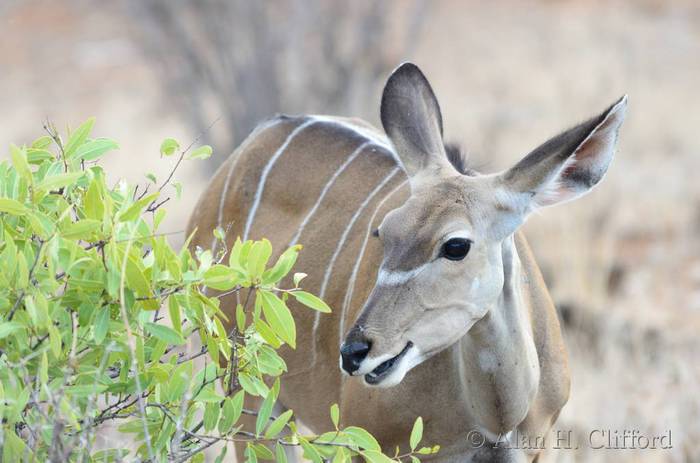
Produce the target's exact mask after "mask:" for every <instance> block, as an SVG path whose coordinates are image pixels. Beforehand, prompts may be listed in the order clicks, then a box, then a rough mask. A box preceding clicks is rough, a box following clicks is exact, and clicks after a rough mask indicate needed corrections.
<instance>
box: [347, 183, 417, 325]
mask: <svg viewBox="0 0 700 463" xmlns="http://www.w3.org/2000/svg"><path fill="white" fill-rule="evenodd" d="M407 183H408V179H406V180H404V181H403V182H401V183H399V184H398V185H396V188H394V189H393V190H391V191H390V192H389V193H387V195H386V196H384V198H383V199H382V200H381V201H380V202H379V204H377V207H376V208H374V212H373V213H372V217H371V218H370V219H369V222H368V223H367V230H366V231H365V238H364V241H363V242H362V247H361V248H360V254H359V255H358V256H357V260H356V261H355V267H353V269H352V275H350V281H349V282H348V289H347V290H346V292H345V299H344V300H343V311H342V314H341V318H340V320H341V323H343V322H342V320H345V313H346V312H347V310H348V307H350V303H351V302H352V295H353V293H354V292H355V280H356V279H357V274H358V272H359V271H360V265H361V264H362V259H363V258H364V256H365V248H366V247H367V242H368V241H369V235H370V234H371V233H372V224H373V223H374V219H375V217H376V216H377V213H378V212H379V210H380V209H381V208H382V206H384V203H385V202H386V201H387V200H388V199H389V198H391V197H392V196H393V195H394V193H396V192H397V191H399V190H400V189H401V187H403V186H404V185H406V184H407ZM342 326H343V328H344V327H345V325H344V324H343V325H342ZM343 334H344V333H340V336H342V335H343Z"/></svg>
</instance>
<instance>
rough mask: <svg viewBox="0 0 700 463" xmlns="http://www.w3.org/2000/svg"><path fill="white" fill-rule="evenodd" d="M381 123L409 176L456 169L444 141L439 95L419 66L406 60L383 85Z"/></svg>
mask: <svg viewBox="0 0 700 463" xmlns="http://www.w3.org/2000/svg"><path fill="white" fill-rule="evenodd" d="M381 119H382V125H383V126H384V130H385V131H386V134H387V135H388V136H389V139H390V140H391V142H392V143H393V144H394V148H396V152H397V154H398V156H399V159H400V160H401V163H402V164H403V166H404V169H405V170H406V173H407V174H408V176H409V177H414V176H416V175H418V174H419V173H421V174H422V173H430V172H436V171H439V170H441V169H443V168H449V169H453V168H452V167H451V165H450V163H449V161H448V160H447V155H446V154H445V146H444V144H443V141H442V115H441V114H440V106H439V105H438V101H437V98H435V94H434V93H433V89H432V88H430V84H429V83H428V80H427V79H426V78H425V76H424V75H423V73H422V72H421V70H420V69H418V66H416V65H415V64H413V63H404V64H402V65H401V66H399V67H398V68H397V69H396V70H395V71H394V72H393V73H392V74H391V76H390V77H389V80H388V81H387V83H386V85H385V86H384V93H383V94H382V105H381Z"/></svg>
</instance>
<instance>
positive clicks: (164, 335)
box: [144, 322, 185, 346]
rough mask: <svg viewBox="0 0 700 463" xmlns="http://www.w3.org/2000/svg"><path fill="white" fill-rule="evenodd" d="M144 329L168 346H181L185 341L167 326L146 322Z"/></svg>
mask: <svg viewBox="0 0 700 463" xmlns="http://www.w3.org/2000/svg"><path fill="white" fill-rule="evenodd" d="M144 328H145V329H146V331H147V332H149V333H150V334H152V335H153V336H155V337H156V338H158V339H160V340H161V341H165V342H167V343H168V344H171V345H175V346H182V345H183V344H185V339H184V338H183V337H182V336H181V335H180V333H178V332H177V331H175V330H174V329H172V328H170V327H169V326H165V325H159V324H156V323H151V322H146V323H145V324H144Z"/></svg>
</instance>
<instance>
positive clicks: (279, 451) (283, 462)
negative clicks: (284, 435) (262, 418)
mask: <svg viewBox="0 0 700 463" xmlns="http://www.w3.org/2000/svg"><path fill="white" fill-rule="evenodd" d="M275 460H276V461H277V463H287V453H286V452H285V451H284V447H282V446H281V445H280V443H279V442H277V443H276V444H275Z"/></svg>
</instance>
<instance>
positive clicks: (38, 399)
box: [0, 120, 436, 462]
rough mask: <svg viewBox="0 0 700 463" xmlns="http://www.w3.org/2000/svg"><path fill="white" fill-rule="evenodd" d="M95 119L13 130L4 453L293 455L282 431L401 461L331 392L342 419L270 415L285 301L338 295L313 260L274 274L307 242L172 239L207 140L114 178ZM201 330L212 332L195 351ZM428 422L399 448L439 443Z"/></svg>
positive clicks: (153, 457) (1, 259)
mask: <svg viewBox="0 0 700 463" xmlns="http://www.w3.org/2000/svg"><path fill="white" fill-rule="evenodd" d="M92 125H93V121H92V120H90V121H88V122H86V123H84V124H83V125H81V126H80V127H78V128H77V129H76V130H74V131H72V132H71V133H70V134H69V135H68V137H67V139H66V141H65V142H64V140H63V139H62V138H61V136H60V135H59V134H58V133H57V132H56V130H55V129H53V128H52V127H50V126H47V127H46V129H47V132H48V134H49V135H47V136H44V137H41V138H39V139H38V140H36V141H35V142H34V143H32V144H31V145H30V146H27V147H24V146H23V147H21V148H20V147H16V146H11V147H10V157H11V163H10V162H7V161H5V162H2V163H0V265H1V266H2V272H0V417H1V418H2V426H1V427H0V447H1V448H2V460H3V461H5V462H11V461H47V460H51V461H88V462H89V461H121V460H141V461H165V460H171V461H178V462H179V461H189V460H193V461H202V460H203V459H204V454H203V451H204V450H205V449H207V448H209V447H212V446H214V445H215V444H217V443H221V442H223V443H225V442H228V441H232V440H234V439H235V440H236V441H245V442H247V444H246V445H247V449H246V455H247V461H251V462H255V461H257V460H258V459H268V460H270V459H272V460H274V459H276V460H278V461H285V457H284V452H283V447H284V446H300V447H301V448H302V449H303V454H304V456H305V458H307V459H308V460H311V461H316V462H320V461H322V460H331V459H332V461H333V462H342V461H350V457H351V456H354V455H358V454H360V455H362V456H363V457H364V459H365V460H367V461H371V462H383V461H391V459H390V458H389V457H387V456H385V455H384V454H382V453H381V450H380V448H379V445H378V444H377V441H376V440H375V439H374V438H373V437H372V436H371V435H370V434H369V433H367V432H366V431H364V430H363V429H360V428H356V427H348V428H345V429H339V428H338V422H339V417H338V407H337V406H335V405H334V406H333V407H331V410H330V418H329V428H331V426H332V428H331V429H332V430H331V431H330V432H328V433H325V434H321V435H319V436H316V435H311V436H309V435H302V434H301V433H300V432H299V431H298V429H297V427H296V425H295V422H294V417H293V414H292V412H291V411H289V412H286V413H283V414H282V415H280V416H276V417H275V416H272V408H273V405H274V402H275V400H276V398H277V396H278V394H279V390H280V381H279V376H280V375H281V374H282V373H283V372H284V371H286V365H285V363H284V361H283V360H282V358H281V357H280V356H279V355H278V354H277V349H278V348H279V347H280V346H281V345H282V344H285V343H286V344H289V345H290V346H291V347H292V348H293V347H294V346H295V339H296V328H295V325H294V318H293V316H292V313H291V312H290V310H289V309H288V307H287V305H286V301H287V300H288V299H289V298H290V297H293V298H295V299H296V300H297V301H299V302H300V303H302V304H303V305H305V306H307V307H309V308H311V309H314V310H319V311H321V312H329V311H330V309H329V308H328V306H327V305H326V304H325V303H324V302H322V301H321V300H320V299H319V298H317V297H316V296H314V295H312V294H310V293H307V292H305V291H303V290H302V289H300V287H299V285H300V281H301V279H302V278H303V274H295V275H294V278H293V280H294V287H292V288H280V287H278V286H277V284H278V283H279V282H280V281H281V280H282V278H283V277H284V276H286V275H287V274H289V273H290V272H291V270H292V268H293V266H294V263H295V261H296V258H297V253H298V251H299V249H300V247H298V246H295V247H292V248H290V249H287V250H286V251H285V252H284V253H283V254H282V255H281V257H280V258H279V259H278V260H277V262H276V263H274V265H270V264H269V263H268V260H269V258H270V255H271V253H272V247H271V245H270V243H269V242H268V241H267V240H262V241H246V242H241V241H240V240H237V241H236V242H235V244H233V246H232V247H230V248H228V247H227V246H226V242H225V233H224V232H223V230H221V229H218V230H216V231H215V232H214V235H215V237H216V239H217V240H218V246H217V247H216V249H219V251H218V252H217V253H216V255H213V254H212V252H211V251H208V250H204V251H198V252H197V253H195V255H194V256H193V255H192V253H191V252H190V251H189V250H188V247H187V243H186V244H185V246H183V247H182V249H181V250H180V251H179V252H178V251H175V250H174V249H173V248H172V247H171V246H170V245H169V244H168V241H167V240H166V236H165V234H163V233H160V232H159V225H160V224H161V222H162V221H163V218H164V217H165V209H164V208H163V207H162V206H163V204H164V203H165V202H166V201H167V200H168V199H169V197H165V198H164V196H166V195H169V194H175V195H176V196H179V195H180V190H181V188H180V186H179V184H177V183H174V182H171V179H172V177H173V174H174V172H175V169H176V168H177V166H179V165H180V163H181V162H182V161H183V160H186V159H196V158H206V157H208V156H209V155H210V154H211V148H210V147H208V146H202V147H199V148H196V149H190V148H191V147H189V148H186V149H182V150H181V149H180V146H179V145H178V143H177V142H176V141H175V140H173V139H166V140H165V141H164V142H163V144H162V145H161V155H162V156H170V155H174V154H176V153H179V156H178V158H177V161H176V162H175V164H174V165H175V167H174V168H173V171H172V172H171V173H170V175H169V176H168V178H167V179H166V180H165V181H164V182H162V183H158V182H157V179H156V178H155V177H154V176H153V175H150V174H149V175H147V176H146V177H147V179H148V182H149V183H148V185H149V187H150V188H149V187H145V188H141V189H140V191H139V188H137V187H132V186H130V185H128V184H127V183H125V182H119V183H118V184H117V185H116V186H115V187H113V188H110V187H109V186H108V185H107V183H106V179H105V172H104V170H103V169H102V168H101V167H100V166H99V165H98V161H99V159H100V157H101V156H103V155H104V154H106V153H107V152H109V151H111V150H114V149H116V148H117V144H116V143H115V142H114V141H112V140H109V139H106V138H94V139H93V138H90V131H91V129H92ZM151 191H152V192H151ZM206 288H212V289H214V290H216V292H217V294H216V295H209V294H208V293H207V292H206ZM233 292H238V293H239V294H240V295H241V297H240V298H239V299H240V300H241V301H246V302H244V303H243V304H238V306H237V307H236V310H235V323H233V325H234V328H233V329H232V330H230V331H227V330H226V329H225V327H224V324H223V323H222V320H225V319H226V317H227V314H225V313H224V312H222V310H221V307H220V305H219V298H220V297H221V296H222V295H223V294H230V293H233ZM248 301H250V304H249V303H248ZM166 313H167V315H168V316H167V317H165V314H166ZM229 315H233V314H229ZM196 340H199V342H201V345H202V346H203V347H202V348H201V349H195V351H194V352H193V349H192V348H191V342H190V341H195V342H196ZM188 343H189V346H190V349H186V344H188ZM198 345H199V344H198ZM202 364H203V365H204V366H203V367H202V366H198V365H202ZM246 394H247V395H251V396H259V397H261V398H262V399H263V401H262V405H261V407H260V409H259V410H244V409H243V401H244V396H245V395H246ZM244 413H247V414H253V415H256V416H257V418H256V425H255V429H242V427H241V425H240V424H239V419H240V417H241V415H242V414H244ZM109 423H116V424H118V427H117V429H118V433H115V434H116V435H115V436H114V439H110V440H112V441H114V442H117V443H119V442H125V441H129V442H135V443H136V444H137V447H138V448H137V450H136V451H135V453H134V452H130V450H129V449H124V448H109V449H105V448H101V449H97V448H96V445H95V439H96V436H97V434H98V433H99V432H100V431H101V427H103V426H104V425H106V424H109ZM112 432H113V431H112ZM421 434H422V422H420V420H419V421H417V422H416V424H415V426H414V431H413V434H412V436H411V449H410V451H406V452H405V453H404V454H402V455H399V453H398V450H397V453H396V454H395V455H393V458H394V459H397V460H401V459H403V460H413V461H416V457H415V455H416V454H425V453H430V452H432V451H434V450H436V449H428V448H422V449H417V445H418V442H419V441H420V438H421ZM226 449H227V446H226V445H224V446H222V451H221V453H220V455H219V457H218V459H217V461H221V460H222V459H223V457H224V455H225V453H226Z"/></svg>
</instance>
